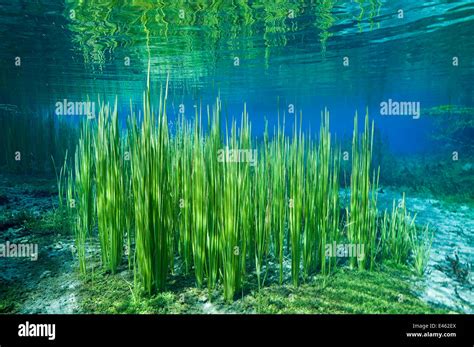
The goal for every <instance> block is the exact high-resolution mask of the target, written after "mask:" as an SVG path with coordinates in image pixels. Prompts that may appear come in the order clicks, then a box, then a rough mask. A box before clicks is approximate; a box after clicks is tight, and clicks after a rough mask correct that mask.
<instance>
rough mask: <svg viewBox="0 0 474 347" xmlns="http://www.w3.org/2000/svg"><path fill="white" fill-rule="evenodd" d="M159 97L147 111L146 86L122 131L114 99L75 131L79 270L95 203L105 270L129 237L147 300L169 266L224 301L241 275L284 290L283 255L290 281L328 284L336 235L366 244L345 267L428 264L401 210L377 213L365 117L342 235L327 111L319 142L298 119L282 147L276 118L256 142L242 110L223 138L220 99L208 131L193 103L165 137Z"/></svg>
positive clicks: (163, 97)
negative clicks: (381, 262)
mask: <svg viewBox="0 0 474 347" xmlns="http://www.w3.org/2000/svg"><path fill="white" fill-rule="evenodd" d="M148 85H149V83H148ZM167 95H168V87H167V86H166V88H165V89H164V91H163V90H162V91H161V93H160V97H159V99H158V100H159V105H158V107H157V109H156V111H152V105H151V100H150V89H149V88H147V90H146V91H145V92H144V95H143V116H139V117H137V115H136V114H135V113H134V112H131V114H130V117H129V118H128V121H127V133H126V134H123V135H122V134H121V133H120V132H119V129H120V126H119V123H118V114H117V101H116V104H115V106H114V107H110V105H105V104H102V105H101V108H100V112H99V117H98V123H97V126H92V127H89V126H88V127H84V128H83V131H82V135H81V139H80V141H79V145H78V146H77V151H76V156H75V158H76V161H75V171H74V173H75V175H74V177H73V175H72V172H71V171H69V172H68V175H69V178H68V179H67V189H66V195H67V201H69V200H70V199H74V198H76V199H77V202H78V204H77V208H75V211H76V218H77V220H76V223H77V224H76V225H77V228H76V245H77V249H78V253H79V261H80V269H81V271H85V268H86V265H87V264H86V263H85V259H86V257H85V254H86V253H85V251H86V239H87V237H86V236H87V235H88V234H90V229H91V226H92V225H93V222H92V220H94V218H92V217H90V216H91V215H94V212H93V211H94V209H95V207H94V205H95V204H94V203H93V202H92V203H91V197H94V196H95V201H96V206H97V221H98V237H99V240H100V245H101V256H102V261H103V264H104V266H105V268H106V269H107V270H109V271H111V272H115V271H116V270H117V267H118V266H119V265H120V264H121V260H122V255H123V249H124V246H125V245H124V241H125V236H126V235H127V242H126V246H127V250H128V253H129V266H130V267H133V271H134V286H135V290H137V291H138V290H139V288H143V289H144V291H145V292H147V293H149V294H151V293H154V292H156V291H160V290H163V289H164V288H165V287H166V284H167V279H168V274H169V273H170V271H171V272H174V271H176V269H179V266H176V265H181V266H182V267H181V268H182V271H183V272H184V274H185V275H194V277H195V280H196V285H197V286H198V287H204V286H207V288H208V289H209V291H210V292H211V290H212V289H214V288H216V287H219V286H220V287H221V288H222V289H223V294H224V298H225V300H226V301H231V300H233V299H234V297H235V295H236V294H237V293H238V292H239V291H241V290H243V289H244V288H245V286H247V284H248V281H250V280H251V278H253V277H252V276H248V274H249V272H250V273H251V274H255V277H256V285H257V286H258V288H260V289H261V288H262V287H263V286H264V285H265V281H266V279H267V274H268V273H269V272H272V271H274V270H279V271H278V276H277V277H278V281H279V282H280V283H282V282H283V281H284V278H285V277H284V275H285V271H284V269H285V261H286V260H287V259H288V260H289V261H290V262H291V281H292V283H293V285H294V286H298V285H299V284H300V281H301V279H303V280H307V279H308V278H310V276H312V275H313V274H317V273H319V274H321V275H323V276H324V278H326V276H328V275H329V274H332V273H334V272H335V271H334V270H335V268H336V267H337V266H338V263H337V258H336V257H335V256H331V255H329V254H327V249H328V247H332V246H334V244H337V243H339V241H340V240H342V239H343V238H344V237H345V235H344V233H343V232H344V231H347V240H348V241H349V242H350V243H353V244H362V245H363V246H364V247H365V251H364V254H365V255H366V256H367V257H366V258H359V257H358V256H357V257H355V256H353V257H352V258H351V259H350V265H351V266H352V267H358V268H359V269H366V268H368V269H372V268H373V267H374V265H375V262H376V261H377V260H378V259H384V258H385V259H387V258H390V259H392V260H395V261H396V262H398V263H407V262H408V260H409V256H410V255H411V254H413V256H414V266H415V267H416V268H418V269H420V268H422V267H424V262H425V260H426V258H424V257H423V255H426V253H425V251H426V248H423V247H425V244H422V243H421V241H420V240H421V239H419V238H415V237H414V236H413V235H414V234H413V230H415V229H416V228H415V226H414V220H410V219H408V218H406V210H405V209H404V207H403V208H402V207H395V205H394V209H393V211H392V214H391V215H390V214H388V212H385V215H384V217H383V218H379V217H378V216H377V194H376V189H377V186H378V174H376V172H375V170H372V168H371V160H372V147H373V145H372V143H373V131H374V130H373V129H374V126H373V124H372V127H370V126H369V120H368V115H367V114H366V117H365V123H364V131H363V132H362V134H359V132H358V120H357V114H356V116H355V118H354V133H353V140H352V141H353V142H352V172H351V199H350V206H349V207H348V208H347V209H346V220H345V222H346V228H345V229H343V228H342V227H341V207H342V206H341V201H340V199H339V181H340V177H339V172H340V166H341V162H340V160H341V159H340V158H341V153H340V147H339V145H338V144H337V142H336V141H335V139H334V137H333V136H332V134H331V133H330V130H329V112H327V110H325V111H324V112H323V113H322V114H321V125H320V130H319V136H318V138H317V139H315V140H313V139H312V138H311V137H310V136H306V135H305V134H303V132H302V130H301V125H300V126H299V127H298V126H297V124H296V121H295V126H294V128H293V136H292V139H291V140H290V139H289V138H288V137H287V136H285V135H284V120H283V127H281V126H280V124H279V125H278V128H277V129H275V134H274V136H273V138H272V139H270V138H269V136H268V129H267V126H266V127H265V132H264V136H263V139H262V140H261V141H260V142H259V141H255V142H254V141H253V138H252V132H251V124H250V122H249V119H248V114H247V109H246V106H245V105H244V109H243V113H242V118H241V122H240V126H239V127H237V122H236V121H235V120H232V121H231V122H230V123H229V124H227V123H226V125H225V129H226V130H225V137H224V136H223V135H222V129H221V126H222V124H221V112H222V111H221V110H222V106H221V101H220V99H219V98H218V99H217V100H216V103H215V104H214V106H213V107H212V109H211V108H210V107H207V119H208V121H207V124H208V129H207V131H204V130H203V128H202V117H203V115H202V113H203V112H202V107H196V109H195V115H194V120H193V121H189V120H186V119H185V117H184V115H180V116H179V117H180V118H179V119H178V122H177V123H175V128H174V129H173V131H172V132H171V131H170V130H169V129H168V120H167V114H166V101H167ZM131 111H133V110H131ZM88 144H89V145H88ZM257 155H258V156H257ZM257 159H258V160H257ZM73 178H74V181H73ZM92 182H95V189H94V185H93V183H92ZM72 183H74V185H72ZM92 201H93V199H92ZM402 204H403V205H404V199H403V203H402ZM414 228H415V229H414ZM417 242H418V243H417ZM176 259H179V261H176ZM272 267H275V269H273V268H272Z"/></svg>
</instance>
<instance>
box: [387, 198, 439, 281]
mask: <svg viewBox="0 0 474 347" xmlns="http://www.w3.org/2000/svg"><path fill="white" fill-rule="evenodd" d="M415 219H416V214H415V215H414V216H411V215H410V214H409V213H408V212H407V209H406V201H405V194H403V197H402V199H401V200H400V201H399V202H398V204H397V203H396V202H395V200H394V201H393V205H392V212H391V213H390V214H389V213H388V212H387V211H385V212H384V216H383V219H382V222H381V228H380V229H381V242H382V252H381V253H382V257H383V258H384V259H390V260H392V261H394V262H395V263H397V264H400V265H403V264H406V263H407V262H408V260H409V258H410V255H412V256H413V268H414V270H415V271H416V272H417V273H418V274H419V275H423V273H424V270H425V267H426V264H427V263H428V260H429V254H430V249H431V243H432V240H433V237H432V233H430V229H429V225H426V226H425V227H424V228H423V229H422V232H421V233H419V232H418V229H417V227H416V225H415Z"/></svg>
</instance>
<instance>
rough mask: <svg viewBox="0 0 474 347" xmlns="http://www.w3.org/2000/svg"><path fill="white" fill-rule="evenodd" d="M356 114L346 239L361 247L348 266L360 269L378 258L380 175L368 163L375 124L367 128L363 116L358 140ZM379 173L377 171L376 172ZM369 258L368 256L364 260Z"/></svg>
mask: <svg viewBox="0 0 474 347" xmlns="http://www.w3.org/2000/svg"><path fill="white" fill-rule="evenodd" d="M357 118H358V117H357V113H356V115H355V117H354V133H353V138H352V172H351V199H350V209H349V210H346V211H347V221H348V224H347V237H348V240H349V242H350V243H352V244H353V245H361V246H362V245H363V246H364V255H365V256H364V257H355V256H353V257H351V259H350V265H351V267H355V266H356V265H357V266H358V267H359V269H366V268H367V267H369V268H370V269H372V268H373V266H374V264H375V257H376V255H377V250H378V243H377V187H378V180H379V175H378V174H377V175H375V171H374V172H373V174H372V182H371V162H372V148H373V139H374V123H373V122H372V127H371V128H369V115H368V112H367V113H366V115H365V123H364V132H363V133H362V137H361V138H359V133H358V121H357ZM379 172H380V170H379ZM367 255H368V257H367Z"/></svg>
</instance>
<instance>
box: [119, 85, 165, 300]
mask: <svg viewBox="0 0 474 347" xmlns="http://www.w3.org/2000/svg"><path fill="white" fill-rule="evenodd" d="M148 86H149V82H148ZM167 93H168V85H167V86H166V91H165V96H164V97H163V95H162V94H160V104H159V108H158V116H157V117H156V116H155V114H154V113H153V111H152V110H151V104H150V91H149V89H148V88H147V90H146V92H144V94H143V107H144V110H143V120H142V123H141V125H140V126H138V125H137V122H136V118H135V117H134V115H133V114H132V120H131V121H130V122H129V125H130V128H129V130H128V131H129V133H130V146H131V174H132V190H133V197H134V204H135V205H134V212H135V219H134V221H135V223H134V224H135V244H136V246H135V252H136V254H135V257H136V259H135V264H136V274H137V277H138V280H137V281H138V282H139V283H141V284H142V285H143V287H144V289H145V291H146V292H148V293H152V292H154V291H156V290H162V289H164V288H165V285H166V278H167V273H168V263H169V254H170V252H169V249H168V247H170V246H172V245H169V236H168V233H169V232H171V231H170V230H171V228H172V223H171V221H170V218H171V216H172V214H171V212H172V207H171V199H170V194H171V192H170V187H169V184H168V182H169V178H168V175H169V169H168V167H167V165H163V163H167V162H168V155H169V134H168V121H167V118H166V106H165V105H166V98H167Z"/></svg>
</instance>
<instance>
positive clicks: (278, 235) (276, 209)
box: [268, 117, 288, 284]
mask: <svg viewBox="0 0 474 347" xmlns="http://www.w3.org/2000/svg"><path fill="white" fill-rule="evenodd" d="M278 118H279V117H278ZM284 123H285V121H284V120H283V128H284V127H285V125H284ZM269 147H270V150H269V151H270V156H269V158H272V160H269V163H268V166H269V167H270V177H271V180H270V182H271V221H272V222H271V223H272V224H271V229H272V230H273V249H274V251H273V252H274V254H275V257H276V258H277V259H278V263H279V282H280V284H281V283H283V259H284V252H283V251H284V241H285V228H286V220H287V211H288V208H287V207H288V197H287V196H288V195H287V194H288V193H287V189H286V182H287V176H288V171H287V165H286V155H285V154H286V140H285V135H284V133H283V130H282V128H280V123H278V128H277V131H276V135H275V139H274V140H273V141H272V143H271V144H270V145H269Z"/></svg>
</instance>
